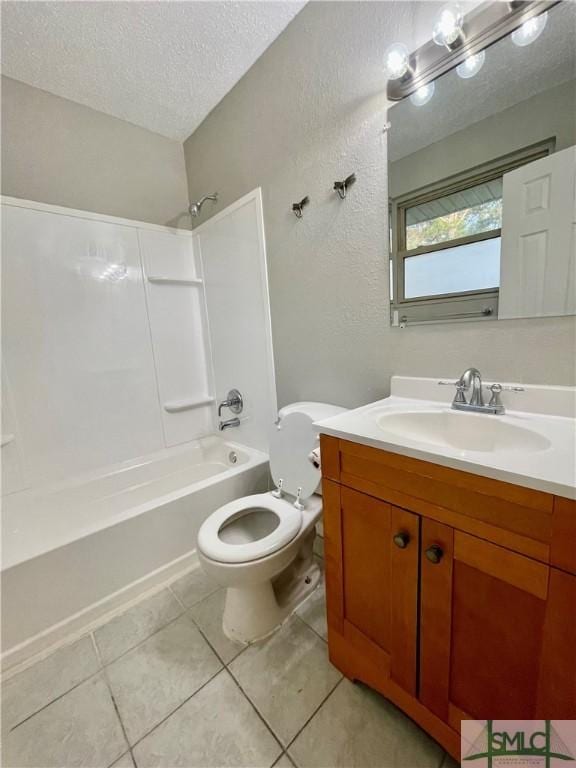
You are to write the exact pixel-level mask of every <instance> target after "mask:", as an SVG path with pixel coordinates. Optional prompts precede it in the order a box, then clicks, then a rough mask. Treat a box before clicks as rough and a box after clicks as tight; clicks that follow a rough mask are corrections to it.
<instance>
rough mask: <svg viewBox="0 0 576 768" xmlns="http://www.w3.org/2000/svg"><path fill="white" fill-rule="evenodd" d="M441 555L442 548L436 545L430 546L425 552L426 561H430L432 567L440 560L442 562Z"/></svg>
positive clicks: (442, 552) (442, 553)
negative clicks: (432, 564)
mask: <svg viewBox="0 0 576 768" xmlns="http://www.w3.org/2000/svg"><path fill="white" fill-rule="evenodd" d="M443 555H444V551H443V550H442V547H439V546H438V544H432V546H431V547H428V549H427V550H426V557H427V558H428V560H430V562H431V563H434V565H437V564H438V563H439V562H440V560H442V557H443Z"/></svg>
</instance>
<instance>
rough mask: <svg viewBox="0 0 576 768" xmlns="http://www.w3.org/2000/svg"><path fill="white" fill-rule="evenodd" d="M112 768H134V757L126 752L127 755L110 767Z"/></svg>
mask: <svg viewBox="0 0 576 768" xmlns="http://www.w3.org/2000/svg"><path fill="white" fill-rule="evenodd" d="M110 768H134V760H132V755H131V754H130V752H126V754H125V755H122V757H119V758H118V760H116V762H115V763H113V764H112V765H111V766H110Z"/></svg>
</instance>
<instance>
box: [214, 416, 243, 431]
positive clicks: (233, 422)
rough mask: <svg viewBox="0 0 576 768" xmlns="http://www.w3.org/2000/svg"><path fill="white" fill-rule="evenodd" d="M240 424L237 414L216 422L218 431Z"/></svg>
mask: <svg viewBox="0 0 576 768" xmlns="http://www.w3.org/2000/svg"><path fill="white" fill-rule="evenodd" d="M239 426H240V419H239V418H238V416H235V417H234V418H233V419H228V420H227V421H220V422H219V423H218V429H219V430H220V432H224V430H225V429H230V427H239Z"/></svg>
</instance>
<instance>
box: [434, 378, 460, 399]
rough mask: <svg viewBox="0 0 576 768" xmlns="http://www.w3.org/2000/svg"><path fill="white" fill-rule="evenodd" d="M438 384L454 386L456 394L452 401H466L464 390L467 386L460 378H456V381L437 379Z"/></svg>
mask: <svg viewBox="0 0 576 768" xmlns="http://www.w3.org/2000/svg"><path fill="white" fill-rule="evenodd" d="M438 384H440V385H442V386H444V387H456V394H455V395H454V400H453V401H452V402H453V403H465V402H466V397H465V395H464V392H466V389H467V387H466V384H465V383H464V382H463V381H462V379H458V381H439V382H438Z"/></svg>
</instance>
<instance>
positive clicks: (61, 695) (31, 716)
mask: <svg viewBox="0 0 576 768" xmlns="http://www.w3.org/2000/svg"><path fill="white" fill-rule="evenodd" d="M102 672H103V670H102V669H101V668H98V669H97V670H96V672H93V673H92V674H91V675H88V677H85V678H84V679H83V680H80V682H79V683H76V685H73V686H72V687H71V688H68V690H67V691H64V693H61V694H60V695H59V696H55V697H54V698H53V699H51V700H50V701H49V702H48V703H47V704H44V705H43V706H42V707H40V708H39V709H36V710H34V712H31V713H30V714H29V715H26V717H25V718H23V719H22V720H19V721H18V722H17V723H16V725H13V726H12V727H11V728H10V729H9V730H8V732H9V733H12V731H15V730H16V728H20V726H21V725H24V723H27V722H28V720H30V719H31V718H33V717H34V716H35V715H38V714H40V712H43V711H44V710H45V709H48V707H50V706H51V705H52V704H55V703H56V702H57V701H60V699H63V698H64V696H67V695H68V694H69V693H72V691H75V690H76V688H80V686H81V685H84V683H87V682H88V681H89V680H92V679H93V678H95V677H98V676H99V675H100V676H101V675H102Z"/></svg>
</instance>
